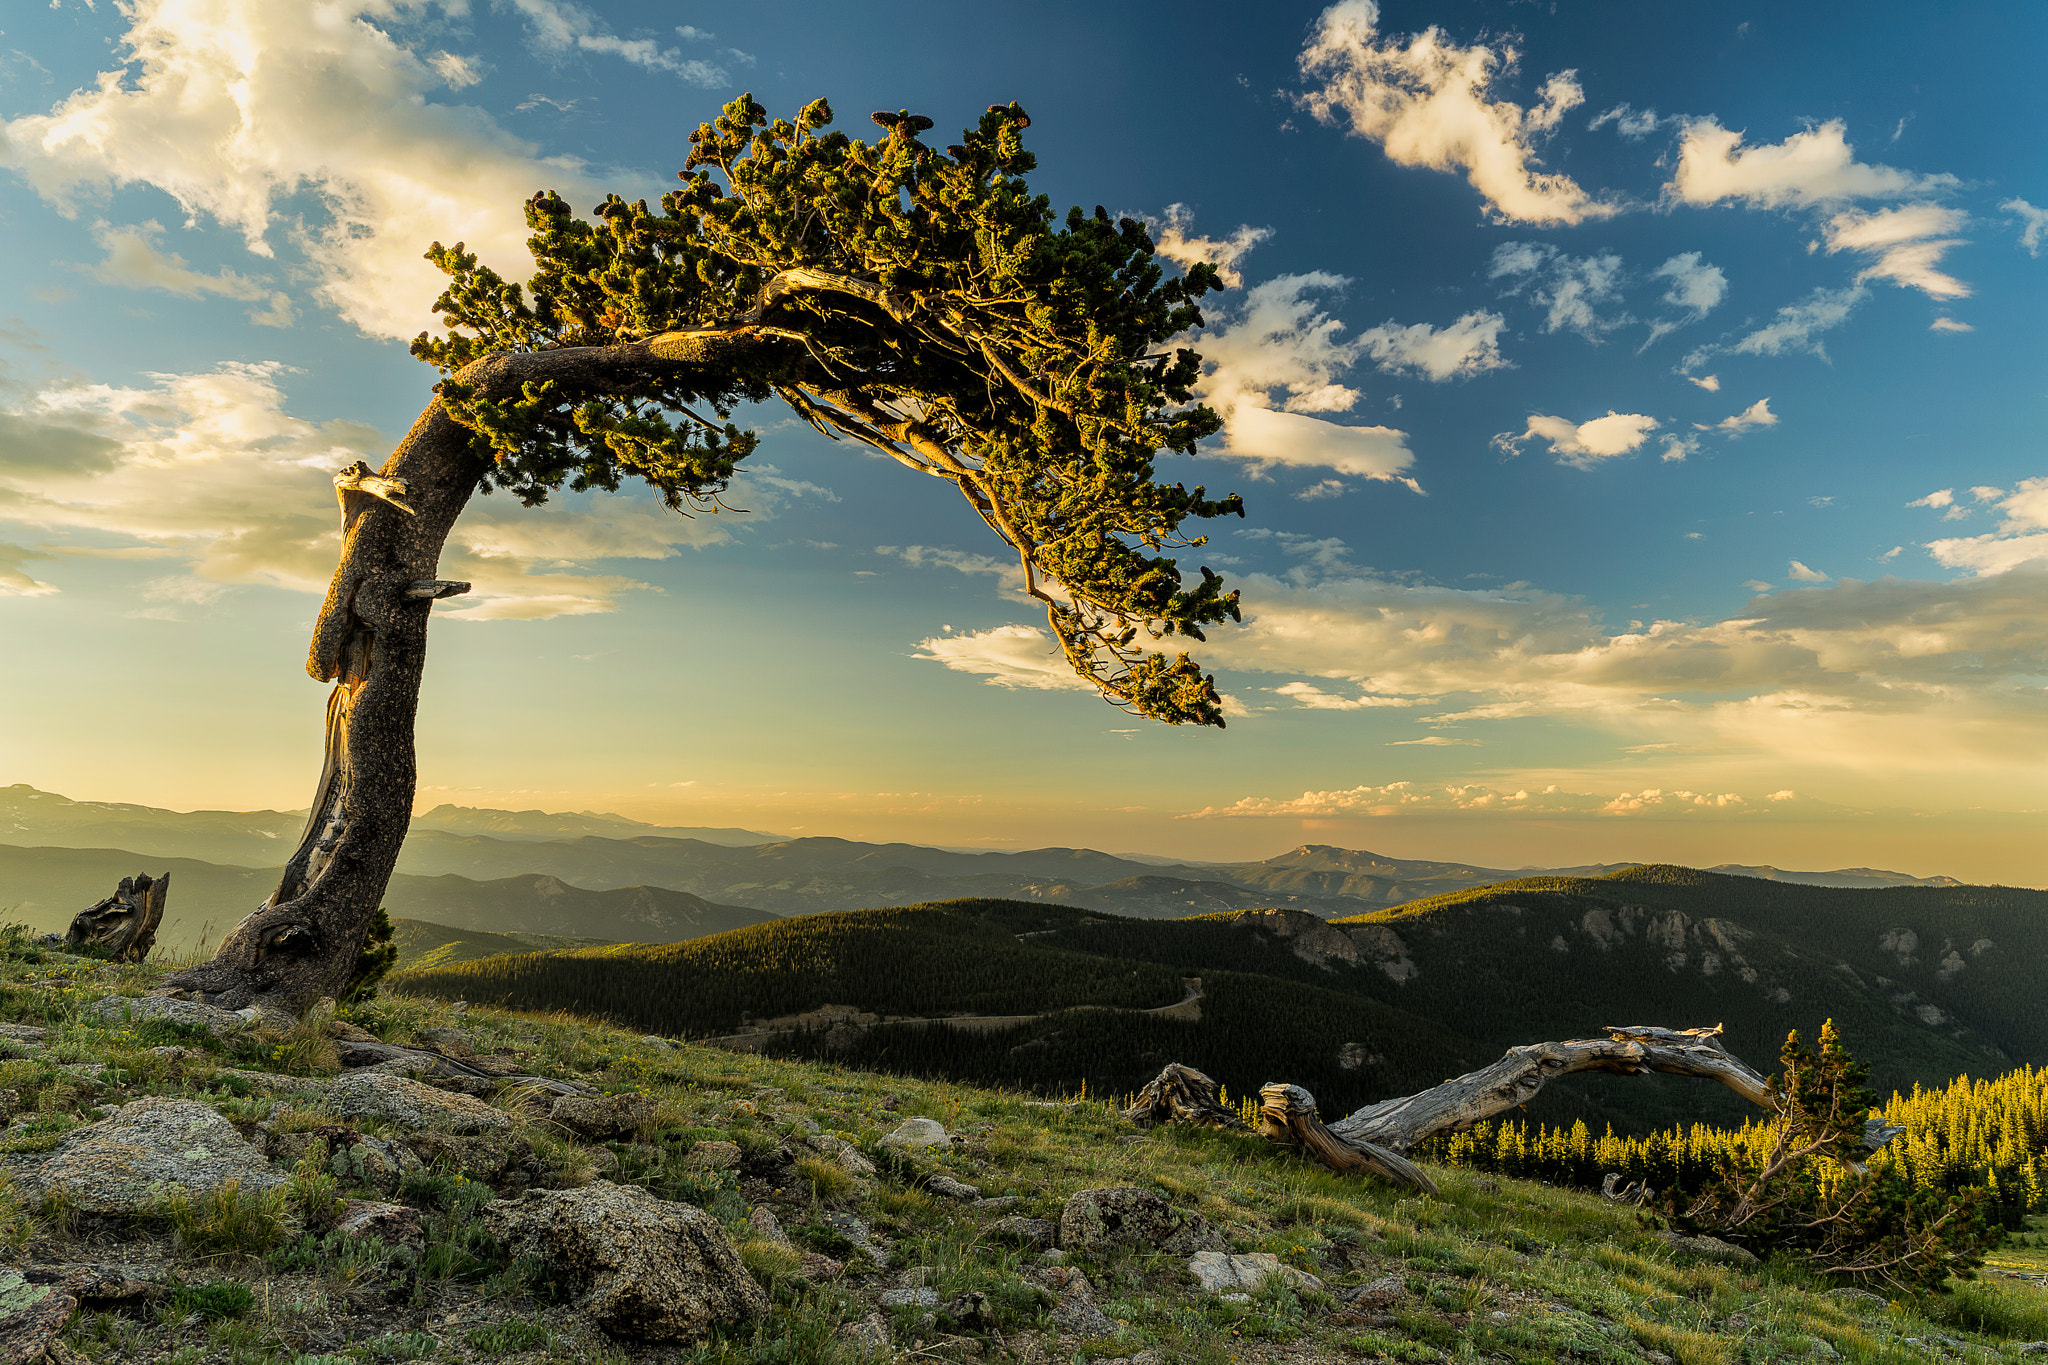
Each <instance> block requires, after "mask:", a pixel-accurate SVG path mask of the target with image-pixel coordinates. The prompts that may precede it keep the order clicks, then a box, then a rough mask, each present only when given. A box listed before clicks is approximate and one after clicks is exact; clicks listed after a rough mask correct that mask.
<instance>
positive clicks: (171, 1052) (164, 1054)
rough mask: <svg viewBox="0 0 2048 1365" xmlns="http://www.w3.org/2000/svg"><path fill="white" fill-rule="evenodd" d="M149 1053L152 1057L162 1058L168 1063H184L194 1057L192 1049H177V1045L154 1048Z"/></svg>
mask: <svg viewBox="0 0 2048 1365" xmlns="http://www.w3.org/2000/svg"><path fill="white" fill-rule="evenodd" d="M149 1052H150V1055H151V1056H152V1057H161V1058H163V1059H164V1060H165V1061H167V1062H182V1061H184V1060H185V1059H186V1058H187V1057H190V1056H191V1055H192V1049H191V1048H189V1047H177V1046H175V1045H170V1046H165V1047H153V1048H151V1049H150V1050H149Z"/></svg>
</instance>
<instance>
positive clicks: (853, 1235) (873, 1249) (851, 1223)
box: [825, 1213, 889, 1265]
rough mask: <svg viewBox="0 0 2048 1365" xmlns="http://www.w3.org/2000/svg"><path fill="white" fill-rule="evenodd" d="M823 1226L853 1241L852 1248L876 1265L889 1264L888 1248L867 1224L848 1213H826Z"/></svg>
mask: <svg viewBox="0 0 2048 1365" xmlns="http://www.w3.org/2000/svg"><path fill="white" fill-rule="evenodd" d="M825 1226H826V1227H828V1228H831V1229H832V1230H833V1231H834V1232H836V1233H838V1234H839V1235H840V1236H841V1237H844V1238H845V1239H846V1240H847V1241H849V1242H851V1243H853V1245H854V1249H855V1250H856V1251H858V1252H860V1254H861V1255H863V1256H865V1257H867V1258H868V1259H869V1260H870V1261H873V1262H874V1263H875V1264H876V1265H887V1264H889V1249H888V1248H887V1247H885V1246H883V1245H882V1244H881V1242H879V1241H878V1240H876V1238H875V1234H874V1233H873V1232H872V1231H870V1230H869V1229H868V1225H867V1224H866V1223H863V1222H861V1221H860V1219H858V1218H856V1217H854V1216H853V1215H852V1214H850V1213H828V1214H826V1215H825Z"/></svg>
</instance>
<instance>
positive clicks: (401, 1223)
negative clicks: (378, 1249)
mask: <svg viewBox="0 0 2048 1365" xmlns="http://www.w3.org/2000/svg"><path fill="white" fill-rule="evenodd" d="M335 1231H336V1232H339V1233H341V1235H342V1236H344V1237H348V1238H351V1239H353V1238H357V1237H379V1238H382V1239H383V1240H384V1241H387V1242H390V1243H393V1244H394V1245H403V1244H407V1243H411V1244H417V1243H419V1242H420V1241H421V1240H422V1237H423V1233H422V1230H421V1226H420V1211H419V1210H418V1209H415V1208H412V1207H410V1206H408V1205H405V1204H384V1203H379V1202H377V1201H375V1200H370V1199H351V1200H349V1201H348V1202H347V1204H346V1206H345V1208H344V1211H343V1213H342V1215H341V1221H340V1222H339V1223H337V1224H336V1225H335Z"/></svg>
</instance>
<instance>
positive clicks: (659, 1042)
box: [640, 1033, 676, 1052]
mask: <svg viewBox="0 0 2048 1365" xmlns="http://www.w3.org/2000/svg"><path fill="white" fill-rule="evenodd" d="M640 1041H641V1042H643V1043H645V1044H647V1046H649V1047H658V1048H661V1049H662V1050H663V1051H665V1052H673V1051H675V1046H676V1045H675V1044H674V1043H672V1042H670V1041H669V1040H668V1039H666V1038H660V1037H657V1036H655V1035H654V1034H652V1033H650V1034H648V1035H647V1036H646V1037H644V1038H642V1039H641V1040H640Z"/></svg>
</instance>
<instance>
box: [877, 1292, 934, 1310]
mask: <svg viewBox="0 0 2048 1365" xmlns="http://www.w3.org/2000/svg"><path fill="white" fill-rule="evenodd" d="M875 1302H876V1303H879V1304H881V1305H882V1307H884V1308H937V1307H938V1306H939V1291H938V1290H936V1289H884V1290H883V1291H882V1292H881V1295H880V1296H879V1297H878V1298H876V1300H875Z"/></svg>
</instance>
